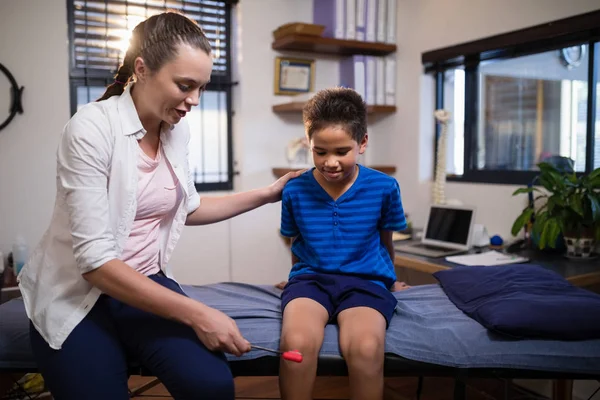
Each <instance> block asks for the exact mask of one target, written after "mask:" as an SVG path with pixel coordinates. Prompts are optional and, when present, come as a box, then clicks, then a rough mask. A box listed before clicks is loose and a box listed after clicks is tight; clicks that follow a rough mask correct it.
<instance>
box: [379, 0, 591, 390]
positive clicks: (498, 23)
mask: <svg viewBox="0 0 600 400" xmlns="http://www.w3.org/2000/svg"><path fill="white" fill-rule="evenodd" d="M397 1H398V7H397V8H398V30H397V37H398V54H397V64H398V72H397V73H398V79H397V86H396V94H397V99H398V100H397V102H398V104H397V106H398V112H397V113H396V115H395V116H394V117H393V118H390V119H389V120H386V121H385V122H384V123H383V124H385V126H386V127H387V128H388V129H380V130H381V131H382V132H378V133H379V135H378V136H385V138H380V137H378V139H381V140H380V141H378V142H377V143H378V145H377V146H376V148H375V149H373V148H372V149H371V151H373V153H374V154H376V155H377V157H381V159H380V160H378V162H382V163H397V165H398V169H399V172H398V174H397V178H398V181H399V182H400V184H401V188H402V191H403V200H404V202H405V206H406V208H407V209H408V211H409V212H410V213H411V214H412V215H413V217H414V218H415V222H416V224H417V225H422V224H423V221H424V219H425V212H426V208H425V207H423V205H424V204H427V203H429V201H430V199H431V194H430V191H431V184H430V182H431V177H432V172H433V171H432V169H433V168H432V162H433V161H432V159H433V138H434V130H433V116H432V113H433V109H434V108H433V106H434V91H433V89H434V88H433V83H432V80H431V78H429V77H424V76H423V74H422V68H421V62H420V60H421V53H423V52H425V51H430V50H434V49H437V48H441V47H446V46H450V45H454V44H459V43H462V42H468V41H472V40H476V39H480V38H483V37H487V36H491V35H496V34H499V33H503V32H509V31H513V30H516V29H521V28H525V27H529V26H533V25H537V24H540V23H543V22H547V21H552V20H555V19H560V18H565V17H568V16H571V15H576V14H581V13H585V12H588V11H592V10H596V9H599V8H600V3H599V2H598V0H570V1H564V0H503V1H496V0H477V1H474V0H419V1H414V0H397ZM515 188H516V187H514V186H509V185H482V184H463V183H448V184H447V190H446V192H447V193H446V195H447V198H454V199H458V200H460V201H462V202H464V203H469V204H474V205H476V206H477V207H478V212H477V215H478V217H477V219H478V222H479V223H483V224H485V225H486V227H487V228H488V232H489V233H490V234H496V233H498V234H500V235H502V236H503V237H505V238H510V227H511V225H512V222H513V221H514V219H515V218H516V216H517V215H518V214H519V211H520V208H521V207H523V206H524V205H525V199H524V198H513V197H511V193H512V192H513V191H514V189H515ZM540 383H543V385H542V390H541V391H542V392H546V393H548V390H549V384H548V382H546V381H542V382H540ZM529 387H533V386H531V385H530V386H529ZM537 387H538V388H539V387H540V385H538V386H537ZM596 387H597V386H596V385H595V384H594V383H587V382H583V383H580V382H577V383H576V385H575V390H574V392H575V394H576V395H577V396H578V397H579V398H587V396H589V394H590V393H592V392H593V390H594V389H595V388H596ZM584 396H585V397H584Z"/></svg>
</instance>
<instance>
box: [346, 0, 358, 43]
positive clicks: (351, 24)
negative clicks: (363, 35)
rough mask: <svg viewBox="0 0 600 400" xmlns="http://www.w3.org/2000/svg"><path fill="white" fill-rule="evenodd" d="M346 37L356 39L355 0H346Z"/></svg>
mask: <svg viewBox="0 0 600 400" xmlns="http://www.w3.org/2000/svg"><path fill="white" fill-rule="evenodd" d="M346 39H347V40H356V0H346Z"/></svg>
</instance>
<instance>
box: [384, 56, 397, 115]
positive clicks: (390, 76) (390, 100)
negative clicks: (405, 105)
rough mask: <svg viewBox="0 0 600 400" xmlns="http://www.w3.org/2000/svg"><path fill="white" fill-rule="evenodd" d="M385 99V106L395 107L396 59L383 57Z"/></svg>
mask: <svg viewBox="0 0 600 400" xmlns="http://www.w3.org/2000/svg"><path fill="white" fill-rule="evenodd" d="M384 84H385V99H384V104H385V105H386V106H395V105H396V57H395V56H393V55H391V56H387V57H385V82H384Z"/></svg>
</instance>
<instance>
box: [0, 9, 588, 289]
mask: <svg viewBox="0 0 600 400" xmlns="http://www.w3.org/2000/svg"><path fill="white" fill-rule="evenodd" d="M542 3H543V5H542ZM598 6H599V5H598V1H597V0H575V1H570V2H565V1H562V0H544V1H543V2H542V1H541V0H527V1H521V0H507V1H504V2H498V1H495V0H479V1H469V0H453V1H438V0H420V1H413V0H398V32H397V37H398V52H397V55H396V57H397V65H398V79H397V105H398V112H397V113H396V114H395V115H392V116H388V117H384V118H379V119H378V120H376V121H375V122H374V123H373V124H372V125H371V126H370V138H371V142H370V146H369V150H368V152H367V162H369V161H372V162H374V163H378V164H393V165H396V166H397V167H398V172H397V175H396V176H397V178H398V180H399V182H400V184H401V188H402V194H403V200H404V203H405V207H406V210H407V211H408V212H409V213H410V214H411V216H412V217H413V219H414V222H415V224H416V225H417V226H418V225H422V224H423V222H424V218H425V213H426V209H427V208H426V207H424V206H423V205H424V204H428V202H429V201H430V190H431V184H430V182H431V177H432V172H433V168H432V159H433V134H434V130H433V118H432V112H433V81H432V79H431V77H429V76H424V75H423V74H422V67H421V63H420V56H421V53H422V52H424V51H428V50H432V49H435V48H440V47H444V46H448V45H452V44H457V43H461V42H465V41H470V40H474V39H478V38H482V37H485V36H489V35H494V34H498V33H502V32H507V31H511V30H515V29H519V28H523V27H527V26H531V25H535V24H539V23H542V22H545V21H550V20H554V19H558V18H564V17H567V16H570V15H574V14H579V13H582V12H586V11H590V10H593V9H595V8H598ZM265 10H268V12H267V13H266V14H265ZM0 11H1V12H0V48H1V49H2V51H1V54H2V60H1V62H2V63H4V64H5V65H6V66H7V67H8V68H10V69H11V71H13V74H14V75H15V77H16V79H17V80H18V82H19V84H20V85H23V86H25V93H24V108H25V113H24V114H23V115H19V116H17V117H16V119H15V120H14V122H13V123H12V124H11V125H9V126H8V127H7V128H6V129H5V130H3V131H2V132H0V188H1V190H2V193H3V195H2V197H1V198H0V227H1V229H0V250H2V251H4V252H7V251H8V250H9V248H10V245H11V243H12V241H13V238H14V236H15V235H16V234H17V233H19V232H20V233H23V234H24V235H25V237H26V239H27V241H28V242H29V243H30V245H34V244H35V243H36V242H37V241H38V240H39V239H40V237H41V235H42V233H43V231H44V229H45V228H46V225H47V223H48V221H49V219H50V214H51V210H52V206H53V202H54V193H55V189H54V170H55V158H54V157H55V155H54V152H55V148H56V144H57V140H58V137H59V135H60V131H61V129H62V127H63V125H64V124H65V122H66V121H67V119H68V117H69V95H68V87H69V85H68V57H67V51H68V43H67V26H66V6H65V1H64V0H48V1H42V0H22V1H19V0H4V1H2V2H1V3H0ZM311 16H312V9H311V2H310V1H307V0H252V1H248V0H244V1H242V2H241V3H240V5H238V6H237V14H236V17H235V19H236V26H237V30H236V31H237V32H236V33H237V35H236V36H237V43H236V49H235V50H236V51H235V62H234V64H236V76H237V79H238V80H239V85H238V86H236V89H235V93H234V94H235V98H234V108H235V111H236V115H235V118H234V144H235V149H234V153H235V159H236V161H237V166H236V169H237V170H238V171H239V172H240V175H239V176H238V177H236V181H235V189H236V190H246V189H251V188H256V187H259V186H263V185H267V184H269V183H271V182H272V181H273V179H274V178H273V176H272V175H271V168H272V167H273V166H284V165H285V164H286V161H285V155H284V148H285V145H286V143H287V142H288V141H289V140H290V139H292V138H295V137H298V136H301V135H302V134H303V129H302V125H301V117H300V115H287V116H281V115H277V114H274V113H273V112H272V111H271V106H272V104H274V103H275V102H277V101H281V97H280V96H274V95H273V64H274V58H275V56H276V55H278V53H277V52H275V51H273V50H271V46H270V44H271V41H272V36H271V33H272V31H273V30H274V29H276V28H277V27H278V26H279V25H281V24H283V23H287V22H292V21H310V20H311ZM24 21H26V22H24ZM14 38H18V40H14ZM291 54H293V55H295V56H305V57H308V58H315V59H317V69H316V89H319V88H322V87H325V86H329V85H333V84H336V83H337V80H338V69H337V60H338V58H336V57H333V56H320V55H313V54H304V55H303V54H296V53H288V55H291ZM513 190H514V187H512V186H502V185H480V184H479V185H475V184H460V183H449V184H448V185H447V196H448V197H449V198H455V199H458V200H460V201H462V202H465V203H471V204H475V205H476V206H477V207H478V222H480V223H484V224H485V225H486V226H487V228H488V231H489V232H490V233H491V234H494V233H498V234H501V235H503V236H505V237H509V231H510V225H511V222H512V221H513V220H514V218H515V217H516V215H518V212H519V210H520V208H521V207H522V206H523V205H524V201H525V199H524V198H512V197H511V193H512V191H513ZM279 212H280V206H279V204H274V205H269V206H265V207H263V208H262V209H260V210H256V211H254V212H251V213H248V214H246V215H243V216H240V217H237V218H235V219H233V220H232V221H227V222H223V223H220V224H216V225H213V226H209V227H194V228H186V230H185V232H184V235H183V238H182V241H181V243H180V245H179V247H178V248H177V250H176V252H175V254H174V259H173V263H174V267H175V270H176V273H177V276H178V277H179V278H180V279H181V280H182V281H185V282H189V283H206V282H214V281H219V280H226V279H234V280H241V281H249V282H265V281H268V280H279V279H283V278H285V276H286V275H287V272H288V269H289V255H288V251H287V248H286V247H285V245H284V244H283V242H282V241H281V239H280V238H279V235H278V232H277V230H278V224H279Z"/></svg>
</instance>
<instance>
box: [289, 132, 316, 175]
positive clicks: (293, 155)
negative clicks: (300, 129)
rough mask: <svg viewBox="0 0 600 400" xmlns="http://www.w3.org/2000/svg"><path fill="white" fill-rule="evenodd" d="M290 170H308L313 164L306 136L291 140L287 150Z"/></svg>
mask: <svg viewBox="0 0 600 400" xmlns="http://www.w3.org/2000/svg"><path fill="white" fill-rule="evenodd" d="M286 150H287V152H286V158H287V160H288V162H289V164H290V168H307V167H309V166H310V165H311V163H312V158H311V155H310V151H309V150H310V149H309V145H308V140H307V139H306V137H305V136H303V137H301V138H297V139H293V140H290V142H289V143H288V145H287V148H286Z"/></svg>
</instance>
